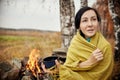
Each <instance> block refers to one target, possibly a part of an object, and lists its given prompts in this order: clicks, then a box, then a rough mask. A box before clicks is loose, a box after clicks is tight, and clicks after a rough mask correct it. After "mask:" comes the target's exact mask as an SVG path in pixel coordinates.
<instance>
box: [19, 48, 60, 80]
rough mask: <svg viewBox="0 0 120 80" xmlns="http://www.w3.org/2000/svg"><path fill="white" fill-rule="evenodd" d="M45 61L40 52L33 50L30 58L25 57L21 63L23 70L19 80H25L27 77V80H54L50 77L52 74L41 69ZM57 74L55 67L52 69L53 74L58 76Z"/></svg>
mask: <svg viewBox="0 0 120 80" xmlns="http://www.w3.org/2000/svg"><path fill="white" fill-rule="evenodd" d="M43 60H44V59H42V57H41V55H40V51H39V50H37V49H33V50H32V51H31V53H30V55H29V57H25V58H24V59H23V60H22V62H21V63H22V68H21V70H20V78H19V80H24V79H23V78H24V77H25V78H26V77H27V79H25V80H53V79H52V77H50V75H51V74H48V73H46V72H44V71H43V69H42V67H41V64H42V62H43ZM57 72H58V71H57V70H56V69H55V67H53V68H51V73H53V74H56V73H57ZM53 74H52V75H53ZM28 78H30V79H28Z"/></svg>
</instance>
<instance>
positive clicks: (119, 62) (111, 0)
mask: <svg viewBox="0 0 120 80" xmlns="http://www.w3.org/2000/svg"><path fill="white" fill-rule="evenodd" d="M115 1H116V2H119V0H108V7H109V12H110V14H111V17H112V20H113V22H114V32H115V34H114V35H115V50H114V51H115V52H114V53H115V56H114V58H115V70H114V75H113V79H114V80H119V79H120V17H119V16H118V15H117V14H116V12H115ZM119 5H120V4H119Z"/></svg>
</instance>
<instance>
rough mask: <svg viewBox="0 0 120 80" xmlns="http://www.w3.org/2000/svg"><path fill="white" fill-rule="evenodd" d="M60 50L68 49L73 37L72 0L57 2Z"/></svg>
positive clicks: (73, 14)
mask: <svg viewBox="0 0 120 80" xmlns="http://www.w3.org/2000/svg"><path fill="white" fill-rule="evenodd" d="M59 3H60V24H61V25H60V26H61V36H62V48H68V46H69V44H70V41H71V39H72V37H73V35H74V32H75V28H74V16H75V7H74V0H59Z"/></svg>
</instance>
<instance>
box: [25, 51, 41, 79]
mask: <svg viewBox="0 0 120 80" xmlns="http://www.w3.org/2000/svg"><path fill="white" fill-rule="evenodd" d="M40 58H41V56H40V50H38V49H33V50H32V51H31V53H30V55H29V60H28V63H27V66H26V67H27V69H29V70H31V72H32V74H33V75H34V76H35V77H36V76H37V74H38V73H41V69H40V68H39V66H38V61H39V59H40Z"/></svg>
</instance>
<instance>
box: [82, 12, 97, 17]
mask: <svg viewBox="0 0 120 80" xmlns="http://www.w3.org/2000/svg"><path fill="white" fill-rule="evenodd" d="M87 17H97V15H96V13H95V11H94V10H87V11H85V12H84V13H83V15H82V16H81V18H87Z"/></svg>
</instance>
